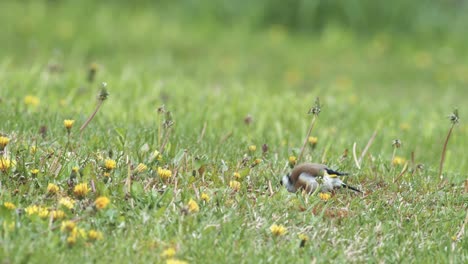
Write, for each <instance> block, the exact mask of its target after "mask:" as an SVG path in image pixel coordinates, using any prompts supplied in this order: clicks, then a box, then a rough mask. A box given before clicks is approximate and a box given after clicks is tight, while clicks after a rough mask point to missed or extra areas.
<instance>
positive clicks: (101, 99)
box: [80, 83, 109, 133]
mask: <svg viewBox="0 0 468 264" xmlns="http://www.w3.org/2000/svg"><path fill="white" fill-rule="evenodd" d="M106 86H107V83H102V89H101V92H100V94H99V97H98V103H97V105H96V109H94V112H93V113H92V114H91V115H90V116H89V117H88V119H87V120H86V122H84V124H83V125H82V126H81V127H80V133H83V130H84V129H85V128H86V127H87V126H88V124H89V123H90V122H91V120H93V118H94V116H95V115H96V114H97V112H98V111H99V108H101V105H102V103H103V102H104V101H105V100H106V99H107V97H108V96H109V94H108V93H107V90H106Z"/></svg>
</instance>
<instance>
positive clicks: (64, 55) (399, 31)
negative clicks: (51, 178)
mask: <svg viewBox="0 0 468 264" xmlns="http://www.w3.org/2000/svg"><path fill="white" fill-rule="evenodd" d="M467 6H468V4H467V2H466V1H391V2H389V1H370V0H366V1H354V0H352V1H344V0H343V1H299V0H297V1H276V0H273V1H264V0H260V1H246V0H240V1H193V0H192V1H189V0H185V1H133V2H127V1H99V2H96V1H79V2H77V1H2V2H1V3H0V24H1V25H2V27H3V28H2V34H0V58H2V59H1V61H0V70H1V71H0V80H1V81H2V82H1V83H0V85H1V86H2V87H1V89H0V90H1V92H0V96H1V97H3V98H14V99H15V100H13V101H12V104H13V105H14V106H12V107H13V108H16V107H17V106H15V105H16V103H18V104H21V101H22V100H23V97H24V96H25V95H27V94H33V95H36V96H39V97H40V98H41V100H42V102H48V104H47V107H48V109H50V110H51V111H52V112H53V111H55V110H57V109H60V110H61V112H60V113H61V115H63V116H64V117H70V116H74V117H75V118H80V119H83V120H84V119H85V118H86V115H87V114H88V112H89V111H90V110H89V109H92V108H93V107H94V103H95V102H94V101H93V100H90V98H92V97H93V96H94V95H95V94H96V93H97V90H98V89H99V83H100V82H102V81H105V82H108V83H109V89H110V93H111V97H110V98H111V99H110V101H109V102H111V103H109V104H108V105H107V106H106V107H107V108H104V109H106V110H105V111H103V113H102V114H101V115H102V116H103V118H105V119H103V120H102V121H96V122H102V123H101V125H103V126H104V124H105V123H106V122H108V123H112V122H115V120H119V122H117V123H116V126H128V127H129V131H131V130H132V128H133V127H134V126H135V125H138V126H148V127H151V123H148V122H149V121H154V119H155V112H154V111H155V109H156V108H157V107H158V106H160V105H162V104H166V106H168V107H169V108H170V109H172V110H173V113H174V115H175V119H176V120H178V121H179V122H178V124H179V130H178V131H179V132H177V134H176V136H178V139H179V140H183V143H182V145H187V144H191V142H193V139H196V138H197V137H198V135H199V132H200V131H201V129H202V127H203V124H204V122H205V121H207V120H208V121H210V122H212V123H213V124H215V125H214V126H213V127H212V129H213V130H211V131H209V132H210V133H209V134H208V136H212V137H213V139H214V138H216V137H217V136H219V135H224V134H227V133H228V132H229V131H231V130H233V131H234V139H238V141H236V142H239V143H238V144H239V146H240V145H242V146H243V145H245V144H247V143H251V142H252V141H266V142H267V143H269V144H270V145H273V146H274V145H278V144H279V143H278V142H281V141H283V140H285V139H286V140H287V141H289V142H290V143H291V145H287V146H286V147H285V148H284V150H282V151H283V152H284V154H285V155H287V154H288V151H289V152H290V149H288V148H287V147H288V146H295V147H297V146H299V145H300V144H301V138H302V137H303V135H304V133H305V131H306V126H307V123H308V118H309V117H308V116H307V115H305V114H304V113H305V112H306V111H307V110H308V109H309V107H310V106H311V104H312V102H313V101H314V99H315V97H317V96H319V97H320V98H321V99H322V103H323V105H324V108H323V113H322V116H323V120H324V122H323V127H322V130H319V131H317V134H318V135H319V136H321V137H322V138H326V139H327V141H326V142H327V143H325V145H327V144H331V142H333V141H334V139H333V137H334V136H337V137H338V140H340V141H341V142H342V144H341V145H339V147H337V149H336V152H335V155H339V154H338V153H341V152H342V149H343V148H345V147H346V148H350V147H351V144H352V142H354V141H357V142H358V143H359V144H361V145H364V144H365V143H366V142H367V140H368V138H369V136H370V135H371V134H372V132H373V130H374V129H375V128H376V127H384V128H385V129H383V131H382V132H381V134H380V135H382V137H379V138H378V139H377V141H376V144H375V147H376V148H377V149H385V150H386V152H388V153H390V152H391V150H392V149H391V144H390V142H391V140H392V139H394V138H401V139H402V140H403V142H406V143H405V145H407V146H408V147H407V148H406V149H405V150H404V151H405V152H406V153H405V155H406V157H409V155H410V152H411V151H412V150H413V149H416V152H417V153H420V155H423V156H424V157H425V160H426V161H428V163H430V164H433V165H434V166H436V164H437V159H438V157H440V150H439V149H440V148H441V144H442V141H443V137H444V135H445V133H446V130H447V126H448V125H449V122H448V120H447V116H448V115H449V113H450V112H451V111H452V110H453V109H454V108H459V110H460V115H461V116H462V120H463V116H464V114H465V113H466V112H468V107H467V104H466V98H468V88H467V86H468V63H467V62H468V48H467V46H466V39H467V38H466V36H465V35H466V34H463V33H464V32H463V30H464V27H465V25H468V23H467V21H468V16H466V15H464V14H465V11H466V10H467ZM91 63H97V64H98V65H99V69H98V73H97V77H96V83H95V84H93V85H92V86H91V87H88V86H86V76H87V71H88V68H89V65H90V64H91ZM63 106H67V107H65V108H64V107H63ZM187 113H189V114H187ZM248 114H251V115H253V117H254V118H255V120H256V123H255V126H254V129H255V131H254V132H253V134H249V136H245V135H246V133H247V128H244V126H243V121H242V120H243V119H244V117H245V116H247V115H248ZM6 115H8V113H6ZM13 117H14V115H12V118H13ZM58 118H62V117H58ZM37 122H39V121H37ZM272 126H273V127H272ZM9 127H12V128H14V127H15V126H14V125H13V123H12V124H11V125H8V126H6V127H5V128H9ZM31 129H34V130H36V128H31ZM329 130H332V131H340V132H342V133H349V134H341V135H335V134H333V133H328V132H327V131H329ZM182 131H183V132H182ZM457 131H460V132H457V133H454V135H453V136H454V138H453V139H452V140H453V141H454V142H453V143H451V144H453V145H455V146H457V148H458V149H457V150H454V152H455V153H459V152H462V153H466V152H465V151H466V147H467V143H466V139H464V138H465V137H466V136H465V137H464V136H463V135H466V133H467V127H466V125H464V124H463V122H462V125H461V129H460V130H457ZM340 132H339V133H340ZM249 133H251V132H249ZM421 135H422V136H421ZM345 143H346V145H345V146H343V144H345ZM135 144H137V143H135ZM258 144H260V143H258ZM209 145H210V144H207V146H206V147H207V148H211V147H210V146H209ZM417 146H419V147H417ZM427 146H437V147H436V149H437V151H429V152H428V151H427ZM449 151H450V149H449ZM455 156H456V155H455ZM450 157H451V156H450V154H449V158H448V160H447V163H448V168H453V170H454V171H459V168H464V167H466V164H467V163H466V162H464V161H459V160H452V159H451V158H450ZM451 166H453V167H451Z"/></svg>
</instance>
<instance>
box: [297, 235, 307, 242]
mask: <svg viewBox="0 0 468 264" xmlns="http://www.w3.org/2000/svg"><path fill="white" fill-rule="evenodd" d="M299 239H300V240H301V241H308V240H309V237H308V236H307V235H306V234H299Z"/></svg>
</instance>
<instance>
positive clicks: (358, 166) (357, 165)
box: [353, 142, 361, 169]
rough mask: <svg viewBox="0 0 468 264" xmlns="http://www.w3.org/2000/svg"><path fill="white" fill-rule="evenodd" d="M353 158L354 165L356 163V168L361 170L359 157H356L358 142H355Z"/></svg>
mask: <svg viewBox="0 0 468 264" xmlns="http://www.w3.org/2000/svg"><path fill="white" fill-rule="evenodd" d="M353 157H354V163H356V167H357V168H358V169H361V165H360V164H359V161H358V159H357V155H356V142H354V144H353Z"/></svg>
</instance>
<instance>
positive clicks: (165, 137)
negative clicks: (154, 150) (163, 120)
mask: <svg viewBox="0 0 468 264" xmlns="http://www.w3.org/2000/svg"><path fill="white" fill-rule="evenodd" d="M171 128H172V127H169V128H168V129H167V131H166V133H165V134H164V139H163V142H162V145H161V149H160V150H159V151H160V152H161V153H163V152H164V148H165V147H166V144H167V141H168V140H169V136H170V135H171Z"/></svg>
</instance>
